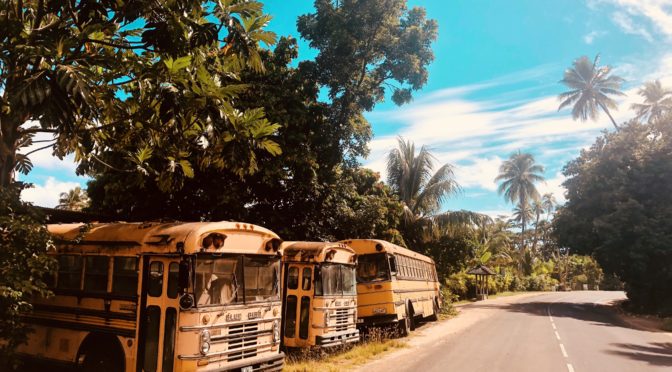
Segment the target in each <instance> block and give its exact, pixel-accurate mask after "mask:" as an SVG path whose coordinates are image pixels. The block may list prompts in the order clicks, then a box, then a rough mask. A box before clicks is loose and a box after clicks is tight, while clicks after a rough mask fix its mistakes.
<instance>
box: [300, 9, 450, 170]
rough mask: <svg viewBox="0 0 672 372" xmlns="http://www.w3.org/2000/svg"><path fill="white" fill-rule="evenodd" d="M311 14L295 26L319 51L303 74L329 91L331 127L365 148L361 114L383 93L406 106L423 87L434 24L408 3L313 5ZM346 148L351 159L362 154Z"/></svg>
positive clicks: (304, 64)
mask: <svg viewBox="0 0 672 372" xmlns="http://www.w3.org/2000/svg"><path fill="white" fill-rule="evenodd" d="M315 9H316V11H315V13H312V14H305V15H302V16H301V17H299V19H298V21H297V28H298V30H299V32H300V33H301V36H302V37H303V38H304V39H306V40H307V41H308V42H309V43H310V46H311V47H312V48H314V49H317V50H318V51H319V52H318V55H317V57H316V58H315V61H305V62H302V63H301V70H303V71H305V72H306V77H307V78H308V79H310V80H312V81H317V82H318V84H319V85H320V87H325V88H327V89H329V97H330V99H331V100H332V102H333V110H331V111H330V114H329V120H330V122H331V123H333V125H337V126H345V127H346V128H349V132H350V135H352V136H354V137H355V138H356V139H357V142H359V143H360V144H364V143H365V142H366V141H368V139H369V138H370V135H371V133H370V128H369V126H368V124H364V123H363V122H362V121H363V118H361V117H360V114H361V112H363V111H371V110H372V109H373V108H374V106H375V105H376V104H377V103H379V102H381V101H383V100H384V98H385V95H386V93H387V94H389V93H391V94H392V100H393V101H394V102H395V103H396V104H403V103H406V102H408V101H410V99H411V93H412V92H413V91H416V90H418V89H420V88H422V87H423V86H424V85H425V83H426V82H427V77H428V71H427V65H429V63H430V62H431V61H432V60H433V59H434V54H433V53H432V50H431V43H432V42H433V41H434V40H435V39H436V36H437V23H436V21H434V20H428V19H426V15H425V10H424V9H423V8H419V7H415V8H412V9H408V8H407V7H406V0H345V1H338V2H333V1H331V0H316V1H315ZM388 89H389V90H390V91H391V92H390V91H388ZM363 124H364V125H363ZM347 145H349V143H347V142H346V143H345V146H343V148H342V149H341V150H342V151H341V152H343V153H349V154H350V156H351V157H352V158H353V159H354V157H356V156H361V155H365V152H362V150H364V151H365V149H364V148H363V146H357V147H354V148H353V147H350V146H347Z"/></svg>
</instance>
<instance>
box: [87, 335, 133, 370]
mask: <svg viewBox="0 0 672 372" xmlns="http://www.w3.org/2000/svg"><path fill="white" fill-rule="evenodd" d="M87 341H88V342H87ZM123 358H124V356H123V351H121V350H120V346H119V342H117V341H116V340H115V341H112V340H109V339H105V338H97V337H93V338H91V339H88V340H86V341H85V344H84V345H83V347H82V350H81V351H80V355H79V357H78V360H79V361H80V367H81V368H80V369H79V370H80V371H84V372H123V370H124V359H123Z"/></svg>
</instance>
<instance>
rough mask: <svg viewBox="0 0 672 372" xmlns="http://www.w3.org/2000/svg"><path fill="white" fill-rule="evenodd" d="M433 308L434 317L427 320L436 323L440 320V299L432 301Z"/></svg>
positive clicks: (431, 316)
mask: <svg viewBox="0 0 672 372" xmlns="http://www.w3.org/2000/svg"><path fill="white" fill-rule="evenodd" d="M432 307H433V310H434V312H433V313H432V315H430V316H428V317H427V319H428V320H430V321H432V322H435V321H437V320H439V311H440V310H439V300H438V299H436V298H435V299H434V301H432Z"/></svg>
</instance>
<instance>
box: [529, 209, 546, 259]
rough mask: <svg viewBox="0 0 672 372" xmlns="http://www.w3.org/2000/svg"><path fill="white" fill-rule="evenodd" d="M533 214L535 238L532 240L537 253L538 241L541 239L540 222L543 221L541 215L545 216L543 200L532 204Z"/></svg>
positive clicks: (533, 248)
mask: <svg viewBox="0 0 672 372" xmlns="http://www.w3.org/2000/svg"><path fill="white" fill-rule="evenodd" d="M531 209H532V213H533V214H534V216H535V220H534V237H533V240H532V250H534V251H536V250H537V241H538V239H539V220H540V219H541V215H542V214H544V211H545V209H544V205H543V201H542V199H537V200H534V201H533V202H532V207H531Z"/></svg>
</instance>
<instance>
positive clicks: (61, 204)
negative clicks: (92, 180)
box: [56, 186, 89, 211]
mask: <svg viewBox="0 0 672 372" xmlns="http://www.w3.org/2000/svg"><path fill="white" fill-rule="evenodd" d="M88 206H89V197H88V196H87V195H86V191H84V190H82V188H81V187H79V186H77V187H75V188H74V189H72V190H69V191H68V192H62V193H61V195H60V196H59V198H58V205H57V206H56V209H65V210H69V211H81V210H82V209H84V208H86V207H88Z"/></svg>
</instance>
